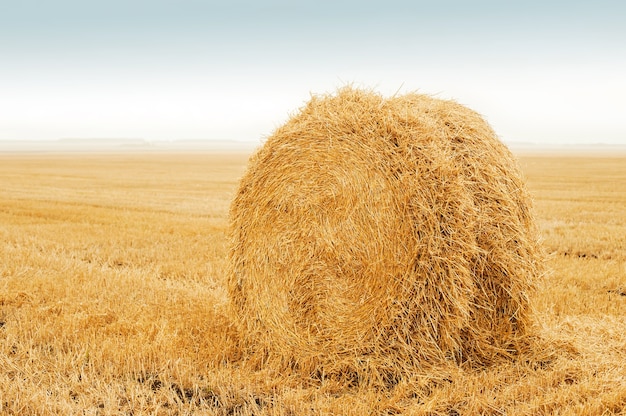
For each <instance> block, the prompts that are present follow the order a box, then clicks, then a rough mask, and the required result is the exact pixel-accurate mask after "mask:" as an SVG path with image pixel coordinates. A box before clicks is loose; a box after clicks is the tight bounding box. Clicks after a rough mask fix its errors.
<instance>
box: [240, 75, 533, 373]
mask: <svg viewBox="0 0 626 416" xmlns="http://www.w3.org/2000/svg"><path fill="white" fill-rule="evenodd" d="M530 206H531V201H530V199H529V196H528V194H527V192H526V190H525V184H524V181H523V179H522V176H521V174H520V171H519V169H518V167H517V165H516V162H515V160H514V159H513V157H512V155H511V153H510V152H509V151H508V149H507V148H506V147H505V146H504V145H503V144H502V143H501V142H500V141H499V139H498V138H497V136H496V135H495V133H494V132H493V131H492V129H491V128H490V126H489V125H488V124H487V123H486V122H485V121H484V120H483V119H482V118H481V117H480V116H479V115H478V114H477V113H475V112H474V111H472V110H470V109H468V108H466V107H464V106H462V105H459V104H457V103H455V102H453V101H444V100H440V99H435V98H432V97H429V96H426V95H420V94H416V93H411V94H407V95H404V96H395V97H392V98H387V99H386V98H383V97H382V96H381V95H379V94H377V93H374V92H372V91H364V90H359V89H353V88H351V87H346V88H343V89H340V90H339V91H338V92H337V93H336V94H334V95H325V96H313V97H312V99H311V100H310V102H309V103H308V104H307V105H306V106H304V107H303V108H302V109H300V111H299V112H298V113H297V114H295V115H293V116H292V117H291V118H290V119H289V120H288V122H287V123H286V124H285V125H283V126H282V127H279V128H278V129H277V130H276V131H275V132H274V133H273V134H272V135H271V136H270V137H269V138H268V139H267V141H266V142H265V144H264V145H263V146H262V147H261V148H260V149H259V150H258V151H257V152H256V154H254V155H253V157H252V158H251V159H250V162H249V166H248V170H247V172H246V173H245V175H244V177H243V178H242V179H241V183H240V186H239V189H238V192H237V194H236V196H235V198H234V200H233V202H232V205H231V208H230V238H231V246H230V254H229V256H230V268H231V269H230V271H229V294H230V299H231V306H232V311H233V313H234V315H235V320H236V322H237V324H238V327H239V329H240V331H241V333H242V335H243V337H244V339H245V340H246V342H247V345H248V347H249V352H250V357H251V358H250V359H251V360H252V361H255V360H256V361H255V362H256V363H257V364H258V365H260V366H270V367H272V368H277V369H293V370H295V371H297V372H299V373H301V374H302V375H303V376H305V377H312V378H324V377H334V378H343V379H346V380H349V381H350V382H358V383H370V384H387V385H388V384H389V383H394V382H396V381H397V380H399V379H400V378H402V377H404V376H405V375H407V374H410V373H415V372H418V373H419V372H423V371H426V370H427V369H429V368H430V369H432V368H433V366H437V365H442V364H445V363H450V362H452V363H465V364H468V363H469V364H470V365H484V364H490V363H492V362H495V361H497V360H499V359H501V358H502V357H509V356H512V355H515V353H516V351H517V350H518V349H519V348H520V346H521V343H522V342H523V340H524V339H525V337H526V336H527V335H528V334H529V332H530V327H531V320H530V315H531V314H530V311H529V295H530V294H532V291H533V289H534V287H535V281H536V279H537V277H538V276H539V275H540V273H541V250H540V249H539V246H538V243H537V233H536V229H535V226H534V222H533V218H532V216H531V212H530Z"/></svg>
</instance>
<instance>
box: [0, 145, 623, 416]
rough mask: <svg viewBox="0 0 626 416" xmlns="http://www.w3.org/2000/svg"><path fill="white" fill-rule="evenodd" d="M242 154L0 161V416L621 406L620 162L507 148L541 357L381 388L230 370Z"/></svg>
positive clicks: (237, 366) (234, 365)
mask: <svg viewBox="0 0 626 416" xmlns="http://www.w3.org/2000/svg"><path fill="white" fill-rule="evenodd" d="M247 157H248V155H246V154H243V153H242V154H196V155H191V154H169V155H165V154H123V155H104V154H102V155H96V154H91V155H27V154H13V155H0V414H33V415H35V414H40V415H51V414H68V415H70V414H94V415H96V414H98V415H108V414H133V415H142V414H146V415H147V414H158V415H160V414H163V415H168V414H209V415H210V414H217V415H229V414H242V415H251V414H255V415H261V414H268V415H283V414H284V415H288V414H292V415H301V414H354V415H363V414H400V413H402V414H415V415H419V414H430V415H448V416H449V415H466V414H467V415H474V414H493V415H499V414H506V415H536V414H546V415H547V414H579V415H603V414H605V415H606V414H624V413H625V412H626V410H625V409H626V209H625V207H626V156H593V157H591V156H589V157H583V156H576V155H568V156H558V155H526V156H522V157H521V165H522V168H523V170H524V172H525V174H526V176H527V178H528V184H529V188H530V191H531V193H532V194H533V196H534V198H535V208H536V215H537V218H538V220H539V226H540V229H541V232H542V236H543V239H544V245H545V247H546V250H547V252H548V254H549V259H548V262H549V270H550V273H549V275H548V276H546V279H545V282H544V284H543V285H542V288H541V291H540V293H539V294H538V296H537V297H536V299H534V302H535V308H536V320H537V322H538V325H539V328H540V329H539V332H540V335H541V336H542V337H543V338H544V339H546V340H547V341H549V343H550V344H551V345H554V346H556V347H555V348H556V349H557V352H556V354H555V353H550V352H547V353H546V357H547V358H546V359H545V360H542V359H541V357H540V355H541V354H538V355H537V357H535V358H534V359H529V360H519V361H517V362H513V363H510V364H506V365H502V366H498V367H490V368H484V369H483V370H480V371H477V370H471V371H470V370H464V369H460V368H452V367H451V368H450V369H447V370H446V372H445V375H443V376H437V377H423V378H421V377H420V376H419V375H416V377H415V379H414V380H411V381H410V382H400V384H398V385H397V386H395V387H394V388H393V389H390V390H386V391H373V390H368V389H365V388H359V387H358V386H353V387H350V388H346V387H345V386H341V385H337V384H333V381H332V380H328V381H325V382H322V383H321V384H320V383H315V382H314V381H311V383H310V384H308V385H303V384H302V383H300V382H296V381H295V380H297V378H295V377H292V376H290V375H289V374H272V373H269V372H267V371H263V370H258V371H251V370H250V369H249V368H247V367H246V366H245V365H244V363H243V362H242V360H243V359H244V358H245V357H243V356H242V354H241V351H240V350H239V348H238V340H237V336H236V334H235V332H234V331H233V329H232V328H231V326H230V323H229V321H228V319H227V318H226V317H225V312H224V311H225V305H226V302H227V293H226V290H225V275H224V272H225V269H226V264H225V259H226V250H227V247H226V228H227V222H228V219H227V215H228V207H229V204H230V201H231V199H232V196H233V194H234V191H235V189H236V186H237V181H238V179H239V177H240V176H241V175H242V174H243V171H244V169H245V165H246V161H247Z"/></svg>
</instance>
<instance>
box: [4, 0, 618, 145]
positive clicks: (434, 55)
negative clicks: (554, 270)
mask: <svg viewBox="0 0 626 416" xmlns="http://www.w3.org/2000/svg"><path fill="white" fill-rule="evenodd" d="M624 22H626V2H623V1H607V0H597V1H588V2H581V1H552V2H550V1H527V2H512V1H510V2H509V1H466V2H464V1H419V0H418V1H399V0H388V1H380V2H367V1H353V0H343V1H342V0H336V1H324V0H318V1H314V2H309V1H306V2H305V1H302V2H298V1H294V0H292V1H287V0H284V1H282V0H281V1H279V0H276V1H266V2H254V1H243V0H239V1H237V0H235V1H224V2H218V1H192V0H180V1H173V0H172V1H158V0H157V1H133V0H126V1H120V0H109V1H86V0H82V1H68V0H57V1H52V0H50V1H44V0H40V1H28V0H21V1H7V0H0V140H50V139H57V138H67V137H72V138H79V137H84V138H101V137H111V138H121V137H133V138H144V139H146V140H176V139H215V140H223V139H236V140H247V141H258V140H260V139H262V138H263V137H265V136H267V135H269V134H271V132H272V130H273V129H275V128H276V127H277V126H279V125H280V124H282V123H283V122H284V121H285V120H286V118H287V117H288V115H289V114H290V113H292V112H294V111H296V110H297V108H298V107H300V106H302V105H303V104H304V102H306V101H307V100H308V98H309V94H310V93H325V92H331V91H333V90H335V89H336V88H337V87H340V86H342V85H345V84H346V83H353V84H354V85H356V86H363V87H373V88H375V89H377V90H379V91H380V92H382V93H383V94H393V93H395V92H396V91H398V90H400V92H408V91H414V90H418V91H421V92H423V93H428V94H435V95H436V96H438V97H441V98H452V99H455V100H457V101H459V102H461V103H463V104H466V105H468V106H470V107H471V108H473V109H475V110H477V111H479V112H480V113H482V114H483V115H484V116H485V117H486V118H487V120H488V121H489V122H490V123H491V124H492V126H493V127H494V128H495V129H496V131H497V133H498V134H499V135H500V136H501V137H502V139H503V140H505V141H507V142H521V141H523V142H535V143H538V144H564V143H597V142H603V143H615V144H626V101H625V100H624V97H626V24H625V23H624Z"/></svg>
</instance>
